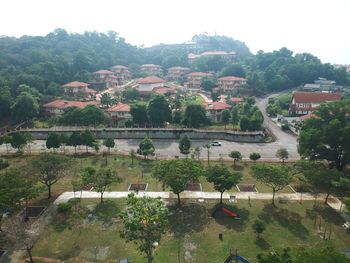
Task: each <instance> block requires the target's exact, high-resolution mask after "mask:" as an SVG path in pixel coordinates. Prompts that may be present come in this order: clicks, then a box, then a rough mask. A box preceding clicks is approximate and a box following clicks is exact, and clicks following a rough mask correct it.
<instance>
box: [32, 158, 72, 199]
mask: <svg viewBox="0 0 350 263" xmlns="http://www.w3.org/2000/svg"><path fill="white" fill-rule="evenodd" d="M30 166H31V171H33V173H34V176H35V178H37V180H38V181H39V182H40V183H42V184H44V185H45V186H46V187H47V191H48V195H47V198H48V199H50V198H51V197H52V193H51V188H52V185H54V184H55V183H57V181H58V180H59V179H61V178H62V177H64V176H65V175H66V174H67V172H68V171H69V159H68V158H67V157H65V156H61V155H57V154H41V155H39V156H36V157H35V158H34V159H32V160H31V161H30Z"/></svg>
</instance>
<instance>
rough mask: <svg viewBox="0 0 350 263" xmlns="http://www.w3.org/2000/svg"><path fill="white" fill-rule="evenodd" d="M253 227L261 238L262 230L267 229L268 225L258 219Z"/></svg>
mask: <svg viewBox="0 0 350 263" xmlns="http://www.w3.org/2000/svg"><path fill="white" fill-rule="evenodd" d="M252 228H253V230H254V232H255V233H256V235H257V238H258V239H260V235H261V234H262V232H264V231H265V229H266V226H265V224H264V222H263V221H261V220H259V219H257V220H255V221H254V223H253V225H252Z"/></svg>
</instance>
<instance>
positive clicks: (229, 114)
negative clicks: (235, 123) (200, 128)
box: [221, 109, 231, 130]
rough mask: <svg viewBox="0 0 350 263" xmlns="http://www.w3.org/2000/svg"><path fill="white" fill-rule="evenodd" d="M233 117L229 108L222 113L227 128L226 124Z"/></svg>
mask: <svg viewBox="0 0 350 263" xmlns="http://www.w3.org/2000/svg"><path fill="white" fill-rule="evenodd" d="M230 118H231V113H230V111H229V110H227V109H226V110H223V111H222V115H221V121H222V123H223V124H225V130H226V125H227V124H228V123H229V122H230Z"/></svg>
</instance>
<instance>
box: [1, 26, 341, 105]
mask: <svg viewBox="0 0 350 263" xmlns="http://www.w3.org/2000/svg"><path fill="white" fill-rule="evenodd" d="M192 43H196V45H195V49H191V48H190V46H188V45H185V44H177V45H157V46H154V47H152V48H141V47H136V46H133V45H131V44H129V43H126V42H125V40H124V39H123V38H121V37H119V36H118V34H117V33H115V32H112V31H111V32H108V33H107V34H103V33H97V32H86V33H84V34H75V33H73V34H69V33H67V32H66V31H65V30H63V29H56V30H55V31H53V32H52V33H50V34H48V35H46V36H44V37H38V36H23V37H21V38H12V37H0V104H6V105H10V104H12V103H13V101H14V99H15V98H16V97H17V96H18V95H19V93H20V92H22V91H23V87H22V88H18V87H19V86H20V85H21V84H26V85H27V86H29V88H31V89H34V92H33V91H32V93H36V92H37V93H38V94H44V95H51V96H56V95H57V94H58V92H59V90H60V89H59V85H61V84H63V83H66V82H70V81H73V80H79V81H85V82H87V81H89V78H90V77H91V72H94V71H96V70H99V69H107V68H109V67H111V66H113V65H117V64H122V65H125V66H129V67H130V69H131V70H132V71H133V73H134V76H137V74H135V73H137V72H138V71H137V69H138V66H139V65H140V64H144V63H154V64H160V65H162V66H163V68H164V69H167V68H168V67H172V66H190V67H191V68H192V70H193V71H213V72H216V73H217V74H216V76H217V77H220V76H229V75H234V76H241V77H246V78H247V79H248V85H249V87H250V88H252V89H255V90H256V91H257V92H259V93H261V92H264V93H266V92H271V91H275V90H282V89H286V88H290V87H296V86H298V85H301V84H303V83H307V82H311V81H313V80H315V79H316V78H318V77H325V78H329V79H334V80H336V81H337V82H338V83H339V84H345V83H346V82H347V75H346V72H345V69H335V68H334V67H333V66H332V65H330V64H322V63H321V61H320V60H319V59H318V58H317V57H315V56H313V55H311V54H293V52H292V51H290V50H288V49H286V48H282V49H280V50H278V51H274V52H268V53H264V52H262V51H261V52H259V53H258V54H257V55H252V54H251V52H250V51H249V48H248V47H247V46H246V45H245V44H244V43H243V42H241V41H238V40H234V39H232V38H229V37H226V36H217V35H215V36H208V35H203V34H202V35H195V36H194V37H193V38H192ZM208 50H223V51H227V52H231V51H234V52H235V53H236V57H235V59H234V62H232V61H227V60H224V59H222V58H220V57H202V58H201V59H198V60H197V61H196V63H192V64H191V65H189V64H188V60H187V55H188V54H189V53H190V52H194V53H196V54H199V53H201V52H203V51H208ZM27 89H28V88H27ZM5 102H6V103H5Z"/></svg>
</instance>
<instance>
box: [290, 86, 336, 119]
mask: <svg viewBox="0 0 350 263" xmlns="http://www.w3.org/2000/svg"><path fill="white" fill-rule="evenodd" d="M340 100H341V93H339V92H337V93H329V92H305V91H297V92H294V94H293V97H292V100H291V103H290V106H289V114H290V115H306V114H310V113H312V112H313V111H314V110H315V109H317V108H318V106H320V104H321V103H327V102H334V101H340Z"/></svg>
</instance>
